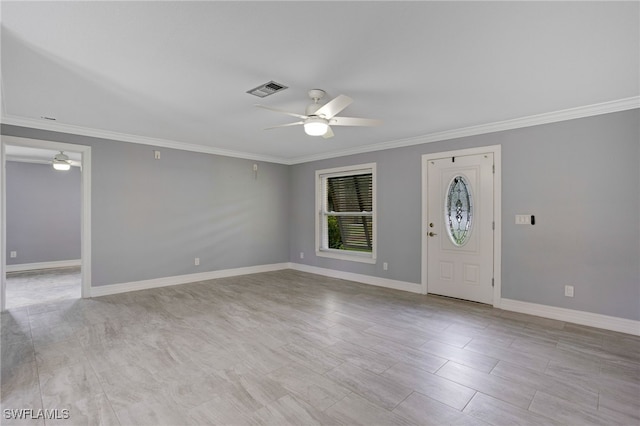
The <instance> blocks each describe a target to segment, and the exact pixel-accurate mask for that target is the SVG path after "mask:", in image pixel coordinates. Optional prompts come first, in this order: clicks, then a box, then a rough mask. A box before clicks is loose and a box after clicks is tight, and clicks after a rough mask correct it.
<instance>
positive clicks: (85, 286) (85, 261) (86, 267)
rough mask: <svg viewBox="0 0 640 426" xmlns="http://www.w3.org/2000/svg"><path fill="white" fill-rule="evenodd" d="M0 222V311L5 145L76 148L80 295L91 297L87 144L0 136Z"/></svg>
mask: <svg viewBox="0 0 640 426" xmlns="http://www.w3.org/2000/svg"><path fill="white" fill-rule="evenodd" d="M0 140H1V146H0V165H1V166H2V167H1V169H2V173H0V192H1V196H0V203H1V207H0V226H1V227H2V228H1V229H2V238H1V242H0V311H2V312H4V311H5V308H6V284H7V283H6V277H7V257H6V253H7V184H6V182H7V179H6V178H7V175H6V170H7V168H6V161H7V158H6V146H7V145H12V146H24V147H30V148H43V149H53V150H56V151H72V152H79V153H80V154H81V156H82V169H81V209H82V212H81V225H80V226H81V229H80V257H81V259H80V260H81V269H80V270H81V273H80V274H81V278H80V280H81V287H80V292H81V293H80V294H81V296H80V297H82V298H88V297H91V147H90V146H87V145H75V144H69V143H61V142H52V141H47V140H40V139H27V138H20V137H15V136H4V135H2V136H0Z"/></svg>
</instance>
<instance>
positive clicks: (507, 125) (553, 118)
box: [2, 96, 640, 165]
mask: <svg viewBox="0 0 640 426" xmlns="http://www.w3.org/2000/svg"><path fill="white" fill-rule="evenodd" d="M637 108H640V96H632V97H630V98H624V99H618V100H615V101H609V102H601V103H598V104H592V105H586V106H581V107H576V108H568V109H563V110H559V111H553V112H547V113H543V114H537V115H531V116H526V117H520V118H514V119H511V120H504V121H497V122H494V123H487V124H480V125H477V126H470V127H464V128H460V129H453V130H445V131H442V132H436V133H429V134H426V135H421V136H416V137H412V138H407V139H398V140H394V141H388V142H382V143H378V144H374V145H365V146H360V147H355V148H349V149H345V150H339V151H331V152H324V153H320V154H314V155H308V156H301V157H295V158H285V157H276V156H269V155H261V154H253V153H249V152H241V151H233V150H227V149H222V148H215V147H208V146H204V145H198V144H192V143H186V142H178V141H172V140H167V139H157V138H149V137H146V136H136V135H130V134H126V133H117V132H111V131H108V130H100V129H91V128H87V127H81V126H74V125H71V124H63V123H57V122H50V121H49V122H43V121H41V120H36V119H32V118H24V117H16V116H12V115H5V114H3V115H2V123H3V124H9V125H13V126H21V127H30V128H33V129H39V130H48V131H52V132H61V133H70V134H74V135H81V136H90V137H95V138H102V139H111V140H115V141H119V142H129V143H137V144H143V145H152V146H157V147H162V148H171V149H180V150H183V151H192V152H200V153H204V154H213V155H222V156H226V157H234V158H242V159H246V160H254V161H265V162H269V163H278V164H286V165H293V164H300V163H308V162H311V161H318V160H325V159H328V158H336V157H344V156H347V155H354V154H362V153H366V152H374V151H382V150H386V149H392V148H402V147H407V146H412V145H420V144H425V143H431V142H439V141H444V140H449V139H457V138H463V137H469V136H475V135H482V134H486V133H494V132H501V131H505V130H513V129H519V128H523V127H531V126H538V125H541V124H550V123H556V122H559V121H567V120H574V119H577V118H585V117H591V116H595V115H602V114H609V113H613V112H619V111H626V110H631V109H637Z"/></svg>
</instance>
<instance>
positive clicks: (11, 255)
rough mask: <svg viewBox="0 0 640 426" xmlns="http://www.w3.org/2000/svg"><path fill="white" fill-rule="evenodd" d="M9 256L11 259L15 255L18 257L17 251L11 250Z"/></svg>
mask: <svg viewBox="0 0 640 426" xmlns="http://www.w3.org/2000/svg"><path fill="white" fill-rule="evenodd" d="M10 257H11V258H13V259H15V258H16V257H18V252H17V251H12V252H11V253H10Z"/></svg>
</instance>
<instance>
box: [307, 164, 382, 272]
mask: <svg viewBox="0 0 640 426" xmlns="http://www.w3.org/2000/svg"><path fill="white" fill-rule="evenodd" d="M368 173H371V192H372V195H373V196H372V211H371V218H372V219H373V226H372V229H371V234H372V235H371V241H372V250H371V253H359V252H355V251H347V250H335V249H329V248H325V247H322V246H323V244H324V242H326V241H327V235H326V230H325V227H324V216H325V214H324V212H325V211H326V210H327V206H326V205H325V197H324V194H325V185H326V178H330V177H339V176H349V175H356V174H368ZM377 180H378V177H377V165H376V163H366V164H355V165H353V166H343V167H334V168H331V169H322V170H316V185H315V188H316V190H315V191H316V194H315V195H316V212H315V218H316V219H315V228H316V229H315V234H316V242H315V254H316V256H318V257H326V258H330V259H338V260H346V261H352V262H361V263H371V264H375V263H376V261H377V260H376V259H377V256H376V253H377V250H376V249H377V246H378V243H377V241H378V234H377V228H378V218H377V203H378V202H377V198H378V192H377Z"/></svg>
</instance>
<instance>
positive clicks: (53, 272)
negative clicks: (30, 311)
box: [5, 266, 81, 309]
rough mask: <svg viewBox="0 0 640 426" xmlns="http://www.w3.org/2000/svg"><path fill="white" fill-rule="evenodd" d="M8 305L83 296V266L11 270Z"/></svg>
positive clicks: (56, 300) (23, 304) (13, 306)
mask: <svg viewBox="0 0 640 426" xmlns="http://www.w3.org/2000/svg"><path fill="white" fill-rule="evenodd" d="M6 283H7V287H6V293H5V297H6V298H7V301H6V308H7V309H14V308H21V307H23V306H29V305H36V304H41V303H48V302H58V301H61V300H69V299H79V298H80V294H81V291H80V267H79V266H72V267H68V268H55V269H38V270H34V271H22V272H10V273H8V274H7V280H6Z"/></svg>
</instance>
